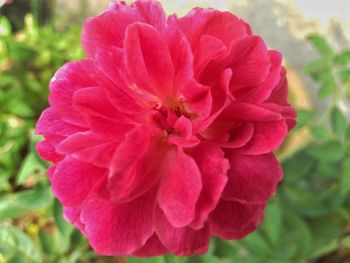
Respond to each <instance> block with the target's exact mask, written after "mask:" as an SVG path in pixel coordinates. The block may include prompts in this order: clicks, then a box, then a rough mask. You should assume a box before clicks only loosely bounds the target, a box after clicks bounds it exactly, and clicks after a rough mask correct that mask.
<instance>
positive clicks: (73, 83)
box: [49, 60, 98, 127]
mask: <svg viewBox="0 0 350 263" xmlns="http://www.w3.org/2000/svg"><path fill="white" fill-rule="evenodd" d="M96 71H97V69H96V64H94V63H93V62H92V61H90V60H81V61H77V62H69V63H67V64H65V65H64V66H63V67H62V68H60V69H59V70H58V71H57V72H56V74H55V76H54V77H53V78H52V80H51V82H50V96H49V104H50V106H51V107H54V108H55V109H56V110H57V113H58V114H59V116H60V118H61V119H62V120H63V121H65V122H68V123H72V124H74V125H77V126H82V127H86V124H85V121H84V119H83V118H82V116H81V115H80V114H79V112H77V111H76V110H75V109H74V108H73V106H72V104H73V94H74V92H75V91H77V90H79V89H82V88H87V87H96V86H98V84H97V82H96V80H97V75H98V74H97V72H96Z"/></svg>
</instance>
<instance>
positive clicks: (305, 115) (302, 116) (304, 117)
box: [296, 109, 315, 129]
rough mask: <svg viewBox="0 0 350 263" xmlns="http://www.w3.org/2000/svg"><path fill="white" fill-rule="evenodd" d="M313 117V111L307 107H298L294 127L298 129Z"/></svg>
mask: <svg viewBox="0 0 350 263" xmlns="http://www.w3.org/2000/svg"><path fill="white" fill-rule="evenodd" d="M314 117H315V111H313V110H307V109H298V117H297V123H298V125H297V127H296V129H300V128H302V127H304V126H306V125H307V124H308V123H310V122H311V121H312V119H313V118H314Z"/></svg>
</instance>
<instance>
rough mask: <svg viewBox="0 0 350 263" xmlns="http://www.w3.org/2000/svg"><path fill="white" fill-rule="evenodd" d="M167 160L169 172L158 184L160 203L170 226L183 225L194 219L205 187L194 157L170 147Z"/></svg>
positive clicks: (167, 170) (166, 164)
mask: <svg viewBox="0 0 350 263" xmlns="http://www.w3.org/2000/svg"><path fill="white" fill-rule="evenodd" d="M164 162H165V165H164V166H163V167H162V168H163V169H164V171H166V173H165V175H164V177H163V178H162V181H161V183H160V186H159V191H158V204H159V207H160V208H161V209H162V210H163V211H164V214H165V216H166V217H167V219H168V220H169V222H170V223H171V225H173V226H174V227H183V226H186V225H188V224H189V223H190V222H191V221H192V220H193V219H194V216H195V211H196V203H197V201H198V198H199V195H200V192H201V190H202V180H201V173H200V170H199V168H198V166H197V164H196V162H195V161H194V160H193V158H192V157H190V156H189V155H187V154H186V153H185V152H184V151H183V150H182V149H181V148H178V149H176V148H171V149H170V150H169V151H168V153H167V155H166V156H165V160H164Z"/></svg>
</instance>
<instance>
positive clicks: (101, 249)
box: [80, 180, 155, 255]
mask: <svg viewBox="0 0 350 263" xmlns="http://www.w3.org/2000/svg"><path fill="white" fill-rule="evenodd" d="M105 185H106V180H103V181H101V182H100V183H99V185H97V187H95V189H93V191H92V194H91V195H89V196H88V200H87V201H86V202H85V203H84V204H83V206H82V208H81V215H80V218H81V222H82V223H83V224H84V225H85V232H86V235H87V237H88V239H89V242H90V244H91V246H92V247H93V248H94V250H95V251H96V252H97V253H99V254H103V255H126V254H131V253H132V252H133V251H135V250H137V249H139V248H141V247H142V246H144V245H145V244H146V242H147V240H148V239H149V238H150V237H151V236H152V235H153V233H154V226H153V217H152V214H153V206H154V201H155V191H149V192H148V193H146V194H145V195H143V196H141V197H139V198H137V199H135V200H133V201H131V202H128V203H125V204H115V203H113V202H111V200H110V199H109V198H108V197H109V196H108V193H106V191H105V189H104V187H105Z"/></svg>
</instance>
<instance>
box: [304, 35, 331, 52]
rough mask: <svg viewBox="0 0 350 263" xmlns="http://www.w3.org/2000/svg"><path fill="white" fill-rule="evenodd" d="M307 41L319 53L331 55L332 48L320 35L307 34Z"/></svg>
mask: <svg viewBox="0 0 350 263" xmlns="http://www.w3.org/2000/svg"><path fill="white" fill-rule="evenodd" d="M307 39H308V41H309V42H310V43H311V44H312V45H313V46H314V48H315V49H316V50H317V51H318V52H319V53H320V55H322V56H325V57H330V56H332V55H333V49H332V48H331V46H330V45H329V43H328V41H327V40H326V39H325V38H324V37H323V36H321V35H316V34H313V35H310V36H308V38H307Z"/></svg>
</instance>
